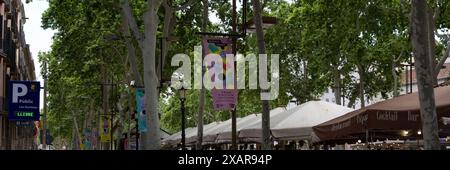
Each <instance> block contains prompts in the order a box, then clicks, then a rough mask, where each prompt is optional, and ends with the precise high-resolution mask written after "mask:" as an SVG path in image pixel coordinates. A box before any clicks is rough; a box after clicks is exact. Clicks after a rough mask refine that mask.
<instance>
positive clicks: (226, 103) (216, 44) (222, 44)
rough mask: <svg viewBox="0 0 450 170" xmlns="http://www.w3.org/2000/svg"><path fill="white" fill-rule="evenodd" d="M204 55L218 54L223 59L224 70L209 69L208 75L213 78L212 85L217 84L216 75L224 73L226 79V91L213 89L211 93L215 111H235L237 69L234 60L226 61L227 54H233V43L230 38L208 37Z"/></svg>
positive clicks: (205, 42) (204, 40) (205, 40)
mask: <svg viewBox="0 0 450 170" xmlns="http://www.w3.org/2000/svg"><path fill="white" fill-rule="evenodd" d="M203 54H204V55H205V56H207V55H209V54H217V56H218V57H220V58H221V61H222V68H221V67H214V66H212V67H211V68H207V70H206V72H207V73H206V74H207V75H209V76H210V77H212V79H211V81H212V83H214V82H215V77H218V76H216V75H214V73H221V72H223V73H224V75H223V76H219V77H224V78H222V80H223V81H224V87H225V89H215V88H213V89H212V91H211V93H212V97H213V104H214V109H216V110H233V109H235V107H236V102H237V97H238V91H237V90H236V86H235V83H236V75H235V69H234V68H235V67H234V60H232V61H228V60H227V59H226V57H227V54H233V51H232V41H231V39H229V38H214V37H207V38H205V39H203ZM212 69H216V70H214V71H213V70H212ZM220 69H222V70H220ZM225 75H234V76H231V77H230V76H225Z"/></svg>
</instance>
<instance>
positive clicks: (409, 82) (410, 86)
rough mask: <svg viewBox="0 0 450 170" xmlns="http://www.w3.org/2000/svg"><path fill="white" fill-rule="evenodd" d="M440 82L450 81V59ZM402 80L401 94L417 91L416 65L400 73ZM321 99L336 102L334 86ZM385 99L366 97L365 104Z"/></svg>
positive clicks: (442, 72)
mask: <svg viewBox="0 0 450 170" xmlns="http://www.w3.org/2000/svg"><path fill="white" fill-rule="evenodd" d="M437 80H438V84H441V83H444V82H446V81H450V60H447V62H446V63H445V64H444V67H443V68H442V69H441V70H440V72H439V75H438V76H437ZM400 82H401V84H400V85H399V94H400V95H403V94H408V93H414V92H417V79H416V70H415V69H414V67H412V68H407V69H405V71H404V72H402V73H401V74H400ZM320 100H321V101H326V102H332V103H336V98H335V96H334V90H333V88H331V87H329V88H328V89H327V90H326V91H325V92H324V93H323V94H322V96H321V97H320ZM383 100H384V99H383V98H382V97H381V96H377V97H374V98H372V99H370V100H368V99H366V101H365V106H368V105H371V104H374V103H377V102H380V101H383ZM348 101H349V100H348V99H347V98H342V99H341V105H343V106H346V105H347V104H348ZM360 103H361V102H360V100H359V99H356V101H355V105H354V109H360V108H361V104H360Z"/></svg>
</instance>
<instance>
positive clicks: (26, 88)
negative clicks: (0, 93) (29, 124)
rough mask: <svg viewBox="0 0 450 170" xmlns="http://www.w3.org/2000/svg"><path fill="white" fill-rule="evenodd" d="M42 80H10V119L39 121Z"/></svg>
mask: <svg viewBox="0 0 450 170" xmlns="http://www.w3.org/2000/svg"><path fill="white" fill-rule="evenodd" d="M40 90H41V85H40V82H37V81H10V82H9V112H8V113H9V114H8V119H9V120H10V121H38V120H39V117H40V113H39V94H40V93H39V92H40Z"/></svg>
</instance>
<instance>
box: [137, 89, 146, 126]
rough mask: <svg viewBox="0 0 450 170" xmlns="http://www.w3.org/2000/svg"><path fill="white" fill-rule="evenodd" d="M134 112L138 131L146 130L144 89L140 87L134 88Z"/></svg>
mask: <svg viewBox="0 0 450 170" xmlns="http://www.w3.org/2000/svg"><path fill="white" fill-rule="evenodd" d="M136 102H137V103H136V112H137V119H138V126H139V132H147V130H148V129H147V114H146V112H145V91H144V89H142V88H137V89H136Z"/></svg>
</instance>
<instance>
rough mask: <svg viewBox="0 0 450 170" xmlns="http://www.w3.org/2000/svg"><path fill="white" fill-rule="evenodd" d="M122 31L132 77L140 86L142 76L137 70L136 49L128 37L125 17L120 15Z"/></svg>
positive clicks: (128, 31) (128, 29)
mask: <svg viewBox="0 0 450 170" xmlns="http://www.w3.org/2000/svg"><path fill="white" fill-rule="evenodd" d="M122 33H123V34H124V36H125V42H126V44H127V52H128V58H129V61H130V65H131V68H132V70H133V75H134V79H135V80H136V84H137V85H138V86H142V85H143V82H142V76H141V73H140V72H139V67H138V64H137V56H136V51H135V50H136V49H135V48H134V45H133V43H132V41H131V40H130V39H129V37H131V34H130V27H129V25H128V23H127V21H126V18H125V17H122Z"/></svg>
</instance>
